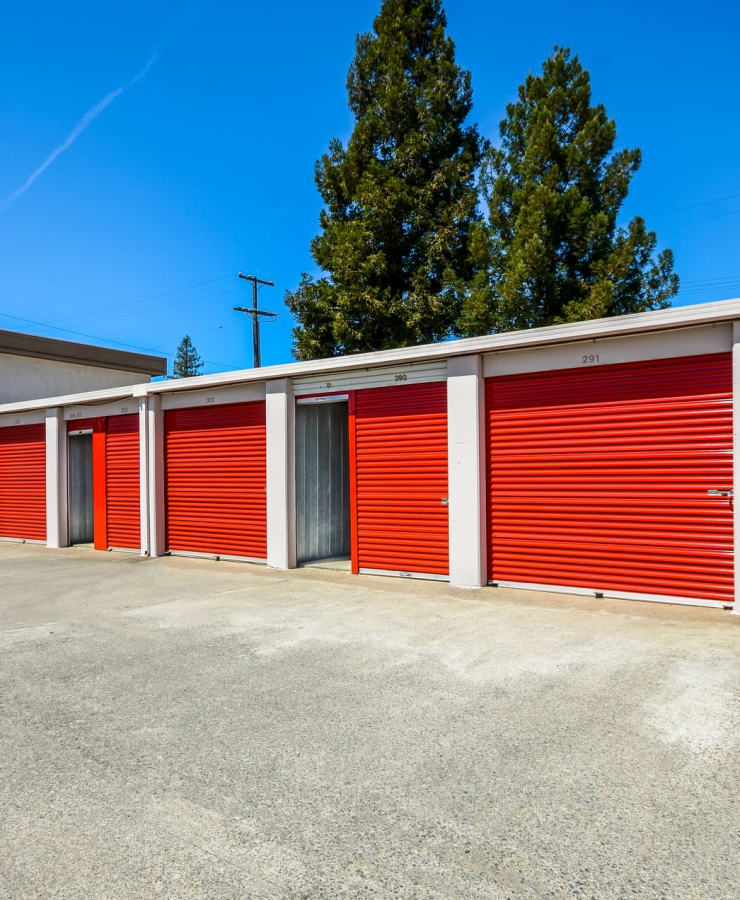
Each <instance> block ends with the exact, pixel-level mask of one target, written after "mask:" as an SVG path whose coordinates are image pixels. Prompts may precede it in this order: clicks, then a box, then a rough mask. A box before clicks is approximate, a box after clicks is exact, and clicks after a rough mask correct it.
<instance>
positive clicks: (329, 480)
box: [295, 401, 349, 563]
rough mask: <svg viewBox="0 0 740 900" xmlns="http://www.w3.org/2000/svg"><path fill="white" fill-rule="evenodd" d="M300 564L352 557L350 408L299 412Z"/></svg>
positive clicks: (328, 407) (329, 405) (314, 407)
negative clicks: (349, 450) (349, 448)
mask: <svg viewBox="0 0 740 900" xmlns="http://www.w3.org/2000/svg"><path fill="white" fill-rule="evenodd" d="M295 437H296V439H295V461H296V465H295V469H296V551H297V556H298V562H299V563H300V562H309V561H310V560H316V559H330V558H337V557H342V556H346V557H349V454H348V438H347V403H346V401H345V402H341V401H340V402H334V403H323V404H311V405H298V406H297V407H296V412H295Z"/></svg>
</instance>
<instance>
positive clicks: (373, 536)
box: [354, 381, 449, 575]
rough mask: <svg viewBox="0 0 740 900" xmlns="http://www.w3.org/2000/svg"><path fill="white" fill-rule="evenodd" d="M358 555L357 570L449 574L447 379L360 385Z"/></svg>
mask: <svg viewBox="0 0 740 900" xmlns="http://www.w3.org/2000/svg"><path fill="white" fill-rule="evenodd" d="M354 424H355V429H354V455H355V461H354V462H355V488H356V504H355V505H356V510H355V513H356V556H357V564H358V565H359V568H360V569H361V570H362V569H375V570H384V571H391V572H403V573H419V574H428V575H447V574H448V573H449V525H448V515H447V505H446V503H447V385H446V383H445V382H444V381H439V382H431V383H427V384H413V385H399V386H397V387H396V386H393V387H385V388H370V389H367V390H358V391H357V392H356V393H355V398H354Z"/></svg>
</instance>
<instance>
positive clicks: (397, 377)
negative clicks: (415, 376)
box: [393, 372, 409, 381]
mask: <svg viewBox="0 0 740 900" xmlns="http://www.w3.org/2000/svg"><path fill="white" fill-rule="evenodd" d="M393 377H394V378H395V380H396V381H408V380H409V376H408V375H406V374H405V373H403V372H401V373H400V374H399V375H394V376H393Z"/></svg>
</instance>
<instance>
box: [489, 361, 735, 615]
mask: <svg viewBox="0 0 740 900" xmlns="http://www.w3.org/2000/svg"><path fill="white" fill-rule="evenodd" d="M731 364H732V363H731V355H730V354H729V353H719V354H709V355H705V356H694V357H682V358H679V359H663V360H650V361H645V362H638V363H623V364H618V365H611V366H603V367H599V368H593V369H566V370H560V371H556V372H538V373H530V374H525V375H503V376H498V377H493V378H487V379H486V416H487V432H488V552H489V579H490V580H492V581H494V582H499V581H500V582H519V583H527V584H538V583H541V584H543V585H562V586H564V587H577V588H587V589H591V590H594V591H602V592H608V591H620V592H629V593H635V594H649V595H656V596H659V595H666V596H671V597H683V598H686V599H698V600H710V601H717V602H718V603H730V602H732V600H733V514H732V504H731V502H730V501H729V500H728V499H726V498H722V497H716V496H711V495H710V494H709V493H708V491H709V490H711V489H723V490H729V489H731V488H732V482H733V470H732V465H733V444H732V372H731Z"/></svg>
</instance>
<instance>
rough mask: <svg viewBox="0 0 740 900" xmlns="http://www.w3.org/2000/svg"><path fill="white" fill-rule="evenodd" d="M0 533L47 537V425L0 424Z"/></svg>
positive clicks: (31, 538)
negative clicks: (1, 425) (2, 426)
mask: <svg viewBox="0 0 740 900" xmlns="http://www.w3.org/2000/svg"><path fill="white" fill-rule="evenodd" d="M0 537H4V538H17V539H19V540H25V541H45V540H46V428H45V426H44V425H43V424H42V425H12V426H10V427H8V428H0Z"/></svg>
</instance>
